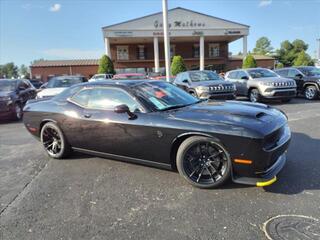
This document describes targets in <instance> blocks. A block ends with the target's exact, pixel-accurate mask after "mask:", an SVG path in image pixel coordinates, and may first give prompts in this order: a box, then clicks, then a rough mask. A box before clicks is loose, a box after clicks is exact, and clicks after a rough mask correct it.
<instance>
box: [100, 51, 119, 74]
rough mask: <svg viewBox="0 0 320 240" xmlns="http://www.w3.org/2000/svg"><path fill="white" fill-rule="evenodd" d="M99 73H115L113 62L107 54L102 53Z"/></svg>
mask: <svg viewBox="0 0 320 240" xmlns="http://www.w3.org/2000/svg"><path fill="white" fill-rule="evenodd" d="M98 73H110V74H115V73H116V72H115V70H114V68H113V62H112V61H111V59H110V58H109V57H108V56H107V55H105V54H104V55H102V57H101V58H100V61H99V69H98Z"/></svg>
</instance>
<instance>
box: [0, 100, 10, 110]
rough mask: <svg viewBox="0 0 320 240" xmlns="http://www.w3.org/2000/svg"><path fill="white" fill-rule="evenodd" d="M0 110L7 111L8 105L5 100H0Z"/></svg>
mask: <svg viewBox="0 0 320 240" xmlns="http://www.w3.org/2000/svg"><path fill="white" fill-rule="evenodd" d="M0 111H1V112H6V111H8V105H7V103H6V102H0Z"/></svg>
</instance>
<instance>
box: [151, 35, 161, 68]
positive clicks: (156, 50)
mask: <svg viewBox="0 0 320 240" xmlns="http://www.w3.org/2000/svg"><path fill="white" fill-rule="evenodd" d="M153 50H154V71H155V72H159V71H160V70H159V39H158V37H154V38H153Z"/></svg>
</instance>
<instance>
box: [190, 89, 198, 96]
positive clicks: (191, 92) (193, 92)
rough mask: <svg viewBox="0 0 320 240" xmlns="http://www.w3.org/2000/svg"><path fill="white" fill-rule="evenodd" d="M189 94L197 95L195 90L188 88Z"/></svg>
mask: <svg viewBox="0 0 320 240" xmlns="http://www.w3.org/2000/svg"><path fill="white" fill-rule="evenodd" d="M189 94H191V95H192V96H194V97H196V98H198V95H197V93H196V91H195V90H189Z"/></svg>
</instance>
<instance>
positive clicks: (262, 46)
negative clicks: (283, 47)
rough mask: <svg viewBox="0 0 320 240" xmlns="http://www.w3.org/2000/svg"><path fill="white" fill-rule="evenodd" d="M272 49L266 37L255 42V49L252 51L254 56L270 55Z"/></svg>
mask: <svg viewBox="0 0 320 240" xmlns="http://www.w3.org/2000/svg"><path fill="white" fill-rule="evenodd" d="M272 50H273V47H271V41H270V40H269V39H268V38H267V37H261V38H259V39H258V40H257V42H256V47H255V48H254V49H253V53H254V54H259V55H268V54H271V53H272Z"/></svg>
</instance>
